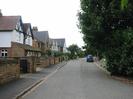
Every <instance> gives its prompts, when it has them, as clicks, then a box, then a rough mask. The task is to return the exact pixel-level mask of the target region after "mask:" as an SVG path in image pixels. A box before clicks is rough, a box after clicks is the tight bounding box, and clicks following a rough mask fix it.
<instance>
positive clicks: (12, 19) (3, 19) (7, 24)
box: [0, 16, 21, 31]
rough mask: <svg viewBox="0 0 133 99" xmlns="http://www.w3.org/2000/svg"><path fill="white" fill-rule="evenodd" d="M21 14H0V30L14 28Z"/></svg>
mask: <svg viewBox="0 0 133 99" xmlns="http://www.w3.org/2000/svg"><path fill="white" fill-rule="evenodd" d="M20 19H21V16H0V30H1V31H5V30H7V31H9V30H14V29H15V28H16V25H17V23H18V21H19V20H20Z"/></svg>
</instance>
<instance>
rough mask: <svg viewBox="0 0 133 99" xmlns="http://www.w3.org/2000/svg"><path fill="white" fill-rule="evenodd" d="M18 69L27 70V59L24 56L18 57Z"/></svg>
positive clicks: (24, 71) (25, 71)
mask: <svg viewBox="0 0 133 99" xmlns="http://www.w3.org/2000/svg"><path fill="white" fill-rule="evenodd" d="M20 71H21V72H23V73H27V72H28V60H27V59H26V58H21V59H20Z"/></svg>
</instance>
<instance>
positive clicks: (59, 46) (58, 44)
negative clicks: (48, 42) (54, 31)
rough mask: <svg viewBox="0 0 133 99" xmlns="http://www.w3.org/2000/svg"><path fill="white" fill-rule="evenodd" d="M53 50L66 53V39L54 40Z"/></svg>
mask: <svg viewBox="0 0 133 99" xmlns="http://www.w3.org/2000/svg"><path fill="white" fill-rule="evenodd" d="M52 50H57V51H58V52H62V53H66V42H65V38H59V39H52Z"/></svg>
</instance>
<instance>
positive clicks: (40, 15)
mask: <svg viewBox="0 0 133 99" xmlns="http://www.w3.org/2000/svg"><path fill="white" fill-rule="evenodd" d="M0 9H1V10H2V13H3V15H6V16H8V15H9V16H12V15H20V16H22V20H23V22H24V23H31V25H32V26H37V27H38V29H39V31H48V32H49V36H50V38H65V39H66V45H67V46H69V45H71V44H77V45H78V46H79V47H81V46H83V45H84V43H83V40H82V34H81V33H80V32H79V31H80V30H79V29H78V28H77V23H78V19H77V13H78V10H79V9H80V0H0Z"/></svg>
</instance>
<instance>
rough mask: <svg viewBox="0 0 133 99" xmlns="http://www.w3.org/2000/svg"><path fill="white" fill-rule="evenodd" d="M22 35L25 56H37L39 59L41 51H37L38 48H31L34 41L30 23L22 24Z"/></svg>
mask: <svg viewBox="0 0 133 99" xmlns="http://www.w3.org/2000/svg"><path fill="white" fill-rule="evenodd" d="M23 34H24V40H23V44H24V49H25V56H39V57H40V54H41V53H40V52H41V50H40V49H39V47H38V46H36V47H35V46H33V43H34V41H36V40H35V39H34V36H33V32H32V28H31V24H30V23H24V24H23Z"/></svg>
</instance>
